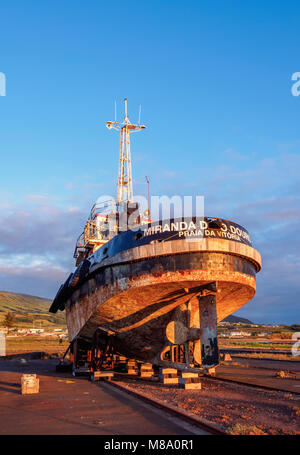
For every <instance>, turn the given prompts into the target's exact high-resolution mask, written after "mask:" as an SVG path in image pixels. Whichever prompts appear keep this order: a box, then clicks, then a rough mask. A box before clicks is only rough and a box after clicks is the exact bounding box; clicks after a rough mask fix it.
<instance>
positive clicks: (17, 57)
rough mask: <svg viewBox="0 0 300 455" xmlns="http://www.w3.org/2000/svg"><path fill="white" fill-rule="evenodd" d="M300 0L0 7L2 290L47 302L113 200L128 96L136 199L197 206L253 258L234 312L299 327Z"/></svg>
mask: <svg viewBox="0 0 300 455" xmlns="http://www.w3.org/2000/svg"><path fill="white" fill-rule="evenodd" d="M299 25H300V3H299V1H298V0H297V1H293V0H290V1H289V2H283V1H276V0H272V1H269V0H252V1H247V0H245V1H243V2H242V1H240V0H237V1H232V0H226V1H225V0H223V1H214V2H211V1H200V0H197V1H193V0H187V1H185V2H182V1H178V0H164V1H156V0H148V1H131V2H123V1H118V0H116V1H114V2H107V1H101V0H97V1H96V0H94V1H93V0H85V1H83V0H80V1H79V0H73V1H68V0H51V1H47V0H43V1H38V0H34V1H33V0H26V2H25V1H24V0H19V1H18V0H10V1H8V0H4V1H2V2H1V8H0V72H2V73H4V74H5V76H6V96H1V97H0V153H1V162H0V166H1V167H0V169H1V180H0V289H2V290H8V291H15V292H24V293H29V294H35V295H39V296H45V297H50V298H52V297H53V296H54V295H55V293H56V291H57V289H58V287H59V285H60V283H61V282H62V281H64V279H65V277H66V276H67V274H68V273H69V271H70V270H72V268H73V266H74V262H73V258H72V255H73V250H74V244H75V240H76V238H77V236H78V235H79V234H80V232H81V230H82V228H83V223H84V221H85V219H86V217H87V215H88V212H89V209H90V206H91V205H92V204H93V202H94V201H95V200H96V199H97V197H98V196H100V195H101V194H103V193H104V194H112V195H114V194H115V193H116V178H117V166H118V141H119V139H118V135H117V133H112V132H111V131H108V130H107V129H106V128H105V123H106V121H107V120H113V119H114V102H115V100H116V101H117V105H118V114H119V116H118V117H119V118H120V117H121V115H120V114H121V112H122V113H123V99H124V97H127V98H128V111H129V117H130V119H131V120H132V121H136V120H137V119H138V109H139V104H141V105H142V117H141V120H142V122H143V123H144V124H145V125H146V126H147V130H145V131H144V132H142V133H139V134H137V135H135V136H134V137H133V140H132V159H133V177H134V192H135V193H139V194H140V193H142V194H144V193H145V191H146V188H145V184H144V180H145V177H144V176H145V175H148V176H150V178H151V191H152V193H153V194H158V195H162V194H165V195H173V194H181V195H195V194H201V195H204V196H205V214H206V215H208V216H216V217H223V218H226V219H231V220H233V221H235V222H237V223H240V224H242V225H243V226H245V227H246V228H247V229H248V231H249V232H250V233H251V236H252V239H253V242H254V246H255V247H256V248H257V249H258V250H259V251H260V252H261V254H262V257H263V270H262V271H261V272H260V273H259V275H258V277H257V295H256V297H255V298H254V299H253V300H252V301H251V302H250V303H249V304H248V305H246V306H245V307H244V308H243V309H241V310H240V311H239V312H238V313H237V314H239V315H241V316H244V317H248V318H250V319H252V320H253V321H255V322H267V323H272V322H274V323H276V322H283V323H289V324H292V323H299V305H300V303H299V282H300V275H299V272H300V259H299V250H300V235H299V221H300V200H299V190H300V178H299V168H300V155H299V152H300V132H299V119H300V97H294V96H292V93H291V87H292V84H293V82H292V81H291V77H292V74H293V73H295V72H299V71H300V57H299V41H300V35H299Z"/></svg>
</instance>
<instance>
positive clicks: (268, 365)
mask: <svg viewBox="0 0 300 455" xmlns="http://www.w3.org/2000/svg"><path fill="white" fill-rule="evenodd" d="M232 360H233V362H238V363H242V364H244V365H247V364H248V365H249V367H254V368H264V369H266V370H275V371H280V370H284V371H297V372H300V358H299V361H292V360H290V361H289V360H274V359H251V358H247V357H240V356H238V355H234V356H232ZM299 379H300V378H299Z"/></svg>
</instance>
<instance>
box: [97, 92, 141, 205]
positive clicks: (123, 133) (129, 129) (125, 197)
mask: <svg viewBox="0 0 300 455" xmlns="http://www.w3.org/2000/svg"><path fill="white" fill-rule="evenodd" d="M124 101H125V116H124V120H123V122H122V123H121V122H117V121H114V122H107V123H106V126H107V128H108V129H115V130H117V131H120V154H119V174H118V190H117V203H118V204H121V203H123V202H125V203H126V202H132V200H133V191H132V172H131V154H130V133H134V132H138V131H141V130H143V129H145V128H146V127H145V125H140V123H138V124H137V125H134V124H132V123H131V122H130V120H129V117H128V115H127V98H125V100H124Z"/></svg>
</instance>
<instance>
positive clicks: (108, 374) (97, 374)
mask: <svg viewBox="0 0 300 455" xmlns="http://www.w3.org/2000/svg"><path fill="white" fill-rule="evenodd" d="M113 376H114V372H113V371H93V373H92V375H91V381H93V382H95V381H99V379H102V378H104V379H107V380H108V381H110V380H111V378H112V377H113Z"/></svg>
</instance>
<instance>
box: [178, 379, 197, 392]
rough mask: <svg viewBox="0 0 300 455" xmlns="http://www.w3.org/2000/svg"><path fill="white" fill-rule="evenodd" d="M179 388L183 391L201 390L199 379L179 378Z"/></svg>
mask: <svg viewBox="0 0 300 455" xmlns="http://www.w3.org/2000/svg"><path fill="white" fill-rule="evenodd" d="M179 388H180V389H185V390H195V389H198V390H199V389H201V382H200V379H199V378H182V377H181V378H179Z"/></svg>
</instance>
